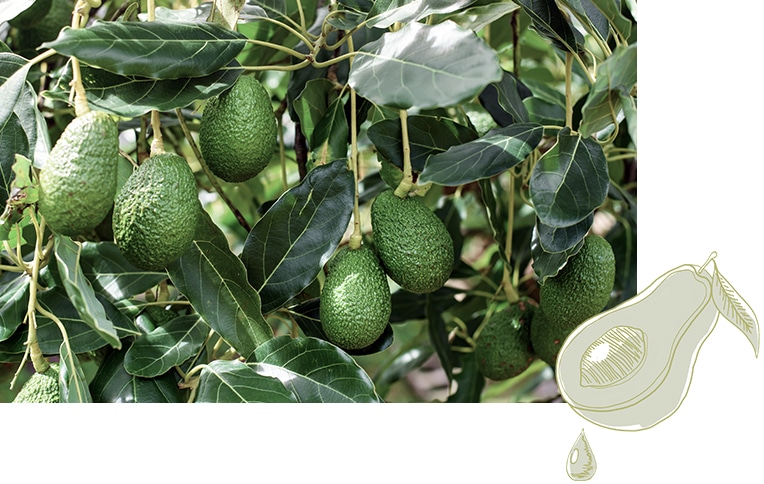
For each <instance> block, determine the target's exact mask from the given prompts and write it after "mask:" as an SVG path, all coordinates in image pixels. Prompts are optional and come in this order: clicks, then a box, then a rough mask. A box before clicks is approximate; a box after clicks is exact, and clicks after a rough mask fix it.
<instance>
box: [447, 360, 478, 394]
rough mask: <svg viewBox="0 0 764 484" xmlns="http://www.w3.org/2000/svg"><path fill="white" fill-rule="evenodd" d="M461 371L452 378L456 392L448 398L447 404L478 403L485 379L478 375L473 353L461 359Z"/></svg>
mask: <svg viewBox="0 0 764 484" xmlns="http://www.w3.org/2000/svg"><path fill="white" fill-rule="evenodd" d="M460 360H461V366H460V368H461V371H460V372H459V373H458V374H457V375H456V376H455V377H454V382H455V383H456V391H455V392H454V393H453V394H452V395H449V396H448V402H449V403H478V402H480V395H481V394H482V393H483V388H485V378H484V377H483V375H481V374H480V370H479V369H478V366H477V359H476V358H475V353H474V352H473V353H468V354H466V355H463V356H462V357H461V358H460Z"/></svg>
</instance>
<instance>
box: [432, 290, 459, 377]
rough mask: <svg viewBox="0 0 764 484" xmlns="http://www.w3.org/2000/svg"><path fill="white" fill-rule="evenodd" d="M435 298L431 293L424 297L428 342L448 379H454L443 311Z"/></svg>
mask: <svg viewBox="0 0 764 484" xmlns="http://www.w3.org/2000/svg"><path fill="white" fill-rule="evenodd" d="M437 302H438V301H437V300H436V299H435V298H434V297H433V296H432V294H427V295H426V298H425V315H426V317H427V329H428V332H429V334H430V343H431V344H432V346H433V347H434V348H435V351H436V352H437V354H438V359H439V360H440V365H441V366H442V367H443V371H445V372H446V376H447V377H448V380H449V381H451V380H453V379H454V362H453V360H452V358H451V344H450V343H449V340H448V331H446V322H445V320H444V319H443V311H441V310H440V309H441V308H440V307H439V306H438V305H437Z"/></svg>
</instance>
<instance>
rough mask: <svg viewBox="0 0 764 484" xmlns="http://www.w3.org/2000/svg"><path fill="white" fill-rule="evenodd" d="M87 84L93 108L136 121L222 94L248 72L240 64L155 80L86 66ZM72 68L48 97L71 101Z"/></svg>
mask: <svg viewBox="0 0 764 484" xmlns="http://www.w3.org/2000/svg"><path fill="white" fill-rule="evenodd" d="M81 70H82V78H83V85H84V87H85V93H86V95H87V99H88V103H90V106H91V108H92V109H97V110H99V111H106V112H109V113H112V114H116V115H117V116H123V117H126V118H134V117H138V116H141V115H142V114H144V113H147V112H149V111H151V110H157V111H172V110H173V109H176V108H183V107H186V106H188V105H189V104H191V103H193V102H194V101H198V100H201V99H207V98H209V97H212V96H215V95H217V94H220V93H221V92H223V91H224V90H226V89H228V88H229V87H230V86H232V85H233V83H234V82H236V79H237V78H238V77H239V75H241V73H242V72H244V69H242V68H241V66H239V64H238V63H237V62H231V63H229V64H228V66H226V67H225V68H223V69H220V70H217V71H215V72H213V73H212V74H209V75H207V76H202V77H184V78H179V79H151V78H148V77H140V76H123V75H119V74H115V73H113V72H109V71H105V70H103V69H96V68H93V67H88V66H82V67H81ZM70 81H71V69H69V68H67V70H66V72H65V73H64V75H63V76H62V77H61V80H60V81H59V82H58V84H57V85H56V86H53V88H52V89H51V90H49V91H45V93H44V95H45V97H48V98H50V99H55V100H59V101H67V100H68V99H69V82H70Z"/></svg>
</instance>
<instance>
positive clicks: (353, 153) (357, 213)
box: [348, 38, 363, 250]
mask: <svg viewBox="0 0 764 484" xmlns="http://www.w3.org/2000/svg"><path fill="white" fill-rule="evenodd" d="M348 49H349V50H350V52H353V39H352V38H349V39H348ZM350 66H351V67H352V66H353V60H352V59H350ZM357 122H358V120H357V119H356V95H355V89H353V88H352V87H351V88H350V166H351V169H352V170H353V181H354V184H355V187H354V189H355V194H354V196H353V234H352V235H351V236H350V249H351V250H356V249H358V248H360V247H361V241H362V239H363V235H362V234H361V209H360V208H359V206H358V205H359V204H358V196H359V193H358V181H359V178H360V177H359V175H358V137H357V135H356V123H357Z"/></svg>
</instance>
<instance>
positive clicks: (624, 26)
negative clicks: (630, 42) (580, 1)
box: [589, 0, 633, 39]
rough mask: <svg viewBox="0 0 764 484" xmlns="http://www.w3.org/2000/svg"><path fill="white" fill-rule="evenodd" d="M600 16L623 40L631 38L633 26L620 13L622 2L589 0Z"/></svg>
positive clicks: (619, 0) (616, 0)
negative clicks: (604, 18) (605, 19)
mask: <svg viewBox="0 0 764 484" xmlns="http://www.w3.org/2000/svg"><path fill="white" fill-rule="evenodd" d="M589 1H590V2H591V3H592V4H593V5H594V6H595V7H596V8H597V10H599V11H600V12H601V13H602V15H604V16H605V17H606V18H607V19H608V22H610V25H611V26H612V27H613V29H615V31H616V32H618V33H619V34H620V35H621V37H623V38H624V39H629V38H630V37H631V31H632V28H633V25H632V23H631V21H630V20H629V19H627V18H626V17H624V16H623V14H622V13H621V3H623V1H622V0H589Z"/></svg>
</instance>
